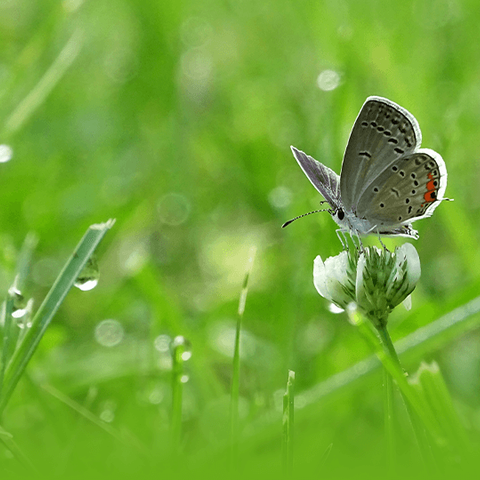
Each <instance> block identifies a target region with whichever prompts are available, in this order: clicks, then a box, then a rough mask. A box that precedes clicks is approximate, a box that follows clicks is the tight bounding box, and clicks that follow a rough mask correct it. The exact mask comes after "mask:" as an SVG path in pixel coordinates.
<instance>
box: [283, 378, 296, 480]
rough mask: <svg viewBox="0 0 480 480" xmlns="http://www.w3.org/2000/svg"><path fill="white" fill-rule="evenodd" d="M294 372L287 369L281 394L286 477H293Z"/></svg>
mask: <svg viewBox="0 0 480 480" xmlns="http://www.w3.org/2000/svg"><path fill="white" fill-rule="evenodd" d="M294 387H295V372H294V371H292V370H289V371H288V379H287V390H286V391H285V394H284V395H283V435H282V459H283V471H284V474H285V476H286V477H287V478H293V445H294V435H293V432H294V420H295V418H294V412H295V393H294V390H295V388H294Z"/></svg>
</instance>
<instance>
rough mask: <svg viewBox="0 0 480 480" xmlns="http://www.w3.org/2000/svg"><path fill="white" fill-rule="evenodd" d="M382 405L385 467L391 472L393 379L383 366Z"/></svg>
mask: <svg viewBox="0 0 480 480" xmlns="http://www.w3.org/2000/svg"><path fill="white" fill-rule="evenodd" d="M383 394H384V397H383V407H384V420H385V439H386V443H387V468H388V472H389V473H390V474H392V473H393V472H395V466H396V463H397V461H396V448H395V420H394V408H393V379H392V377H391V376H390V374H389V373H388V371H387V369H386V368H385V367H384V368H383Z"/></svg>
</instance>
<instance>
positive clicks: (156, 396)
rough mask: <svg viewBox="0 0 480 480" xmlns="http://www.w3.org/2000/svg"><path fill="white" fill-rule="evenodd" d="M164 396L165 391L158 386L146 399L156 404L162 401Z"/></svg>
mask: <svg viewBox="0 0 480 480" xmlns="http://www.w3.org/2000/svg"><path fill="white" fill-rule="evenodd" d="M164 398H165V392H164V391H163V390H162V389H160V388H155V389H154V390H153V391H152V392H151V393H150V395H149V396H148V401H149V402H150V403H152V404H153V405H158V404H159V403H162V401H163V399H164Z"/></svg>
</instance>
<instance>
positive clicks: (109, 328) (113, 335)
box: [95, 319, 124, 347]
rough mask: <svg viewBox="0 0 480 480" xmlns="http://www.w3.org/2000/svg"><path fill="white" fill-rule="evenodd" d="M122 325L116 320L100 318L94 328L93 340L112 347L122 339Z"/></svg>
mask: <svg viewBox="0 0 480 480" xmlns="http://www.w3.org/2000/svg"><path fill="white" fill-rule="evenodd" d="M123 334H124V331H123V327H122V324H121V323H120V322H118V321H117V320H111V319H108V320H102V321H101V322H100V323H99V324H98V325H97V326H96V328H95V340H96V341H97V342H98V343H99V344H100V345H103V346H104V347H114V346H115V345H118V344H119V343H120V342H121V341H122V340H123Z"/></svg>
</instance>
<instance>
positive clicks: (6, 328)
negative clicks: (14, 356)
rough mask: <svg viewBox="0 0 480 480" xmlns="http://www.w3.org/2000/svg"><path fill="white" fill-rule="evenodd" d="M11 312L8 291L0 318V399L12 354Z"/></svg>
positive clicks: (11, 305)
mask: <svg viewBox="0 0 480 480" xmlns="http://www.w3.org/2000/svg"><path fill="white" fill-rule="evenodd" d="M12 312H13V295H11V294H10V291H9V292H8V294H7V300H6V302H5V303H4V304H3V306H2V316H3V341H2V359H1V361H2V364H1V366H0V397H1V395H2V393H3V381H4V378H5V370H6V368H7V363H8V361H9V359H10V355H11V353H12V346H13V345H14V342H13V338H12V337H13V327H14V321H13V318H12Z"/></svg>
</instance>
